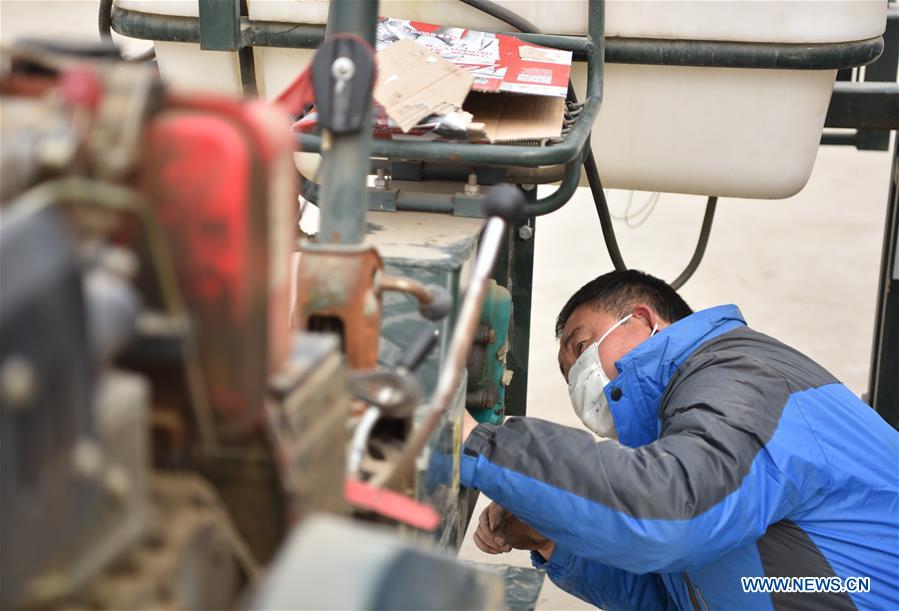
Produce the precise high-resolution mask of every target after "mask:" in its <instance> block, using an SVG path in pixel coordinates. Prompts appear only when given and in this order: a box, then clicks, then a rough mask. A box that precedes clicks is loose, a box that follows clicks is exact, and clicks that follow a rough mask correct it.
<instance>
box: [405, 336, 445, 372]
mask: <svg viewBox="0 0 899 611" xmlns="http://www.w3.org/2000/svg"><path fill="white" fill-rule="evenodd" d="M439 336H440V332H439V331H438V330H437V329H424V330H423V331H421V332H420V333H419V334H418V335H416V336H415V338H414V339H413V340H412V342H411V343H410V344H409V345H408V346H406V350H405V351H403V354H402V355H400V360H399V362H397V364H396V366H397V368H399V369H405V370H407V371H415V370H416V369H418V366H419V365H421V364H422V363H423V362H424V360H425V359H426V358H427V357H428V355H429V354H430V353H431V350H433V349H434V346H436V345H437V338H438V337H439Z"/></svg>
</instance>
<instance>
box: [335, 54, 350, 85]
mask: <svg viewBox="0 0 899 611" xmlns="http://www.w3.org/2000/svg"><path fill="white" fill-rule="evenodd" d="M355 73H356V64H354V63H353V60H351V59H350V58H349V57H338V58H337V59H335V60H334V63H333V64H331V75H332V76H333V77H334V78H336V79H337V80H338V81H348V80H350V79H351V78H353V75H354V74H355Z"/></svg>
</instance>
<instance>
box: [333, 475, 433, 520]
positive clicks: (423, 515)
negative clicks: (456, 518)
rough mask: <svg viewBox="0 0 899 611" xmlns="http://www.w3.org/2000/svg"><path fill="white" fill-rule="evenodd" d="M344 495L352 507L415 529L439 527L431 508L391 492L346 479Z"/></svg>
mask: <svg viewBox="0 0 899 611" xmlns="http://www.w3.org/2000/svg"><path fill="white" fill-rule="evenodd" d="M344 494H345V496H346V500H347V502H348V503H349V504H350V505H352V506H354V507H358V508H359V509H366V510H368V511H373V512H375V513H377V514H378V515H382V516H384V517H387V518H391V519H393V520H396V521H398V522H402V523H404V524H408V525H409V526H414V527H415V528H420V529H422V530H427V531H433V530H435V529H436V528H437V526H439V525H440V515H439V514H438V513H437V510H435V509H434V508H433V507H431V506H430V505H426V504H425V503H421V502H419V501H416V500H415V499H410V498H409V497H407V496H403V495H402V494H399V493H397V492H393V491H391V490H384V489H383V488H376V487H375V486H372V485H370V484H367V483H365V482H361V481H359V480H356V479H347V480H346V485H345V487H344Z"/></svg>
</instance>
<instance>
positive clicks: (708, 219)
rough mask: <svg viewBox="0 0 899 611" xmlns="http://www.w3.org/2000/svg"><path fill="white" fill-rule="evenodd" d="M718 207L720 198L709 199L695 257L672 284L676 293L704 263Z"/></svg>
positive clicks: (694, 252) (694, 253)
mask: <svg viewBox="0 0 899 611" xmlns="http://www.w3.org/2000/svg"><path fill="white" fill-rule="evenodd" d="M717 207H718V198H717V197H709V201H708V203H706V205H705V214H704V215H703V217H702V228H701V229H700V230H699V240H698V241H697V242H696V249H695V250H694V251H693V256H692V257H691V258H690V262H689V263H687V267H685V268H684V271H682V272H681V273H680V275H679V276H678V277H677V278H675V279H674V280H673V281H672V282H671V288H673V289H674V290H675V291H676V290H677V289H679V288H680V287H682V286H683V285H684V284H686V282H687V280H689V279H690V277H691V276H692V275H693V272H695V271H696V268H697V267H699V263H700V262H701V261H702V257H703V255H704V254H705V248H706V246H708V245H709V235H710V234H711V233H712V221H713V220H714V219H715V208H717Z"/></svg>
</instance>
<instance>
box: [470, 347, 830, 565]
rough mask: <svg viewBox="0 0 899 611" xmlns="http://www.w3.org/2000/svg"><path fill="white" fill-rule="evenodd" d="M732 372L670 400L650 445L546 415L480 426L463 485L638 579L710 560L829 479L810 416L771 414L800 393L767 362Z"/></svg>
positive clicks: (717, 373)
mask: <svg viewBox="0 0 899 611" xmlns="http://www.w3.org/2000/svg"><path fill="white" fill-rule="evenodd" d="M740 367H741V371H742V370H745V369H746V367H747V365H746V364H745V363H742V364H740ZM710 371H711V369H710ZM728 373H729V372H728V371H727V368H726V367H725V368H721V367H716V368H714V371H713V372H712V375H698V374H697V375H695V376H690V380H689V382H688V383H686V386H687V388H686V389H682V390H686V391H689V392H684V393H682V394H681V396H682V397H684V398H685V400H683V401H681V400H678V399H677V398H676V397H675V399H674V400H672V401H669V405H668V407H670V412H669V413H668V414H666V421H665V424H664V428H663V431H662V434H661V437H660V438H659V439H658V440H656V441H655V442H653V443H650V444H648V445H644V446H641V447H638V448H629V447H625V446H622V445H620V444H619V443H618V442H615V441H611V440H604V441H600V442H597V441H596V439H595V438H594V437H593V436H592V435H591V434H589V433H587V432H585V431H579V430H576V429H571V428H568V427H564V426H560V425H557V424H553V423H550V422H546V421H542V420H537V419H534V418H512V419H510V420H509V421H507V423H506V424H504V425H502V426H492V425H479V426H478V427H477V428H476V429H475V430H474V431H473V432H472V434H471V435H470V437H469V439H468V440H467V442H466V443H465V446H464V447H463V455H462V474H461V475H462V483H463V484H464V485H466V486H470V487H474V488H478V489H480V490H481V491H483V492H484V493H485V494H486V495H487V496H488V497H490V498H491V499H493V500H494V501H496V502H497V503H499V504H500V505H502V506H503V507H505V508H506V509H508V510H509V511H511V512H512V513H513V514H515V515H516V516H518V517H519V518H520V519H521V520H523V521H524V522H526V523H527V524H529V525H531V526H532V527H533V528H535V529H536V530H537V531H538V532H540V533H541V534H543V535H544V536H546V537H549V538H550V539H551V540H553V541H555V542H556V543H557V544H558V545H561V546H563V547H565V548H566V549H568V550H570V551H571V553H573V554H576V555H578V556H582V557H584V558H591V559H594V560H597V561H599V562H601V563H602V564H604V565H607V566H610V567H616V568H620V569H624V570H626V571H629V572H633V573H637V574H645V573H667V572H675V571H685V570H690V569H693V568H696V567H699V566H703V565H704V564H707V563H708V562H710V561H712V560H714V559H715V558H718V557H720V556H721V555H723V554H725V553H727V552H728V551H731V550H733V549H736V548H738V547H740V546H742V545H745V544H746V543H749V542H751V541H754V540H757V539H758V538H759V537H761V536H762V535H763V534H764V533H765V531H766V530H767V528H768V526H769V525H770V524H773V523H775V522H777V521H779V520H781V519H783V518H784V517H786V516H787V515H788V514H789V513H790V512H792V511H794V510H796V509H797V508H799V507H801V506H802V504H803V503H806V502H814V499H815V498H819V495H820V491H821V489H822V488H824V487H826V485H827V477H828V475H827V469H826V467H825V466H822V463H824V465H826V461H824V460H823V458H822V457H821V455H820V448H819V447H818V446H817V444H816V442H815V440H814V437H813V436H812V435H810V434H809V431H808V429H807V425H806V424H804V419H802V418H801V417H800V418H795V417H791V418H786V417H781V411H784V412H787V411H789V410H791V409H794V408H795V406H791V404H790V403H789V401H787V403H786V406H785V407H784V404H783V403H782V405H781V408H780V409H778V410H761V409H759V405H760V402H762V401H769V400H771V397H772V396H775V397H780V400H781V401H784V398H785V397H789V392H788V391H786V390H784V391H779V390H778V392H776V393H775V392H772V389H775V390H777V389H782V388H783V386H784V382H783V380H782V379H781V378H778V377H770V378H769V377H766V376H765V375H764V374H765V372H764V368H763V367H760V370H759V371H752V372H750V374H751V383H750V382H742V381H741V379H740V378H739V376H736V377H734V376H731V377H728ZM691 385H692V386H696V387H695V388H692V390H690V388H689V387H690V386H691ZM703 397H705V398H706V399H703ZM722 405H726V406H727V409H722ZM666 409H667V408H666ZM783 456H787V457H789V459H788V460H784V459H781V458H779V457H783Z"/></svg>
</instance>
